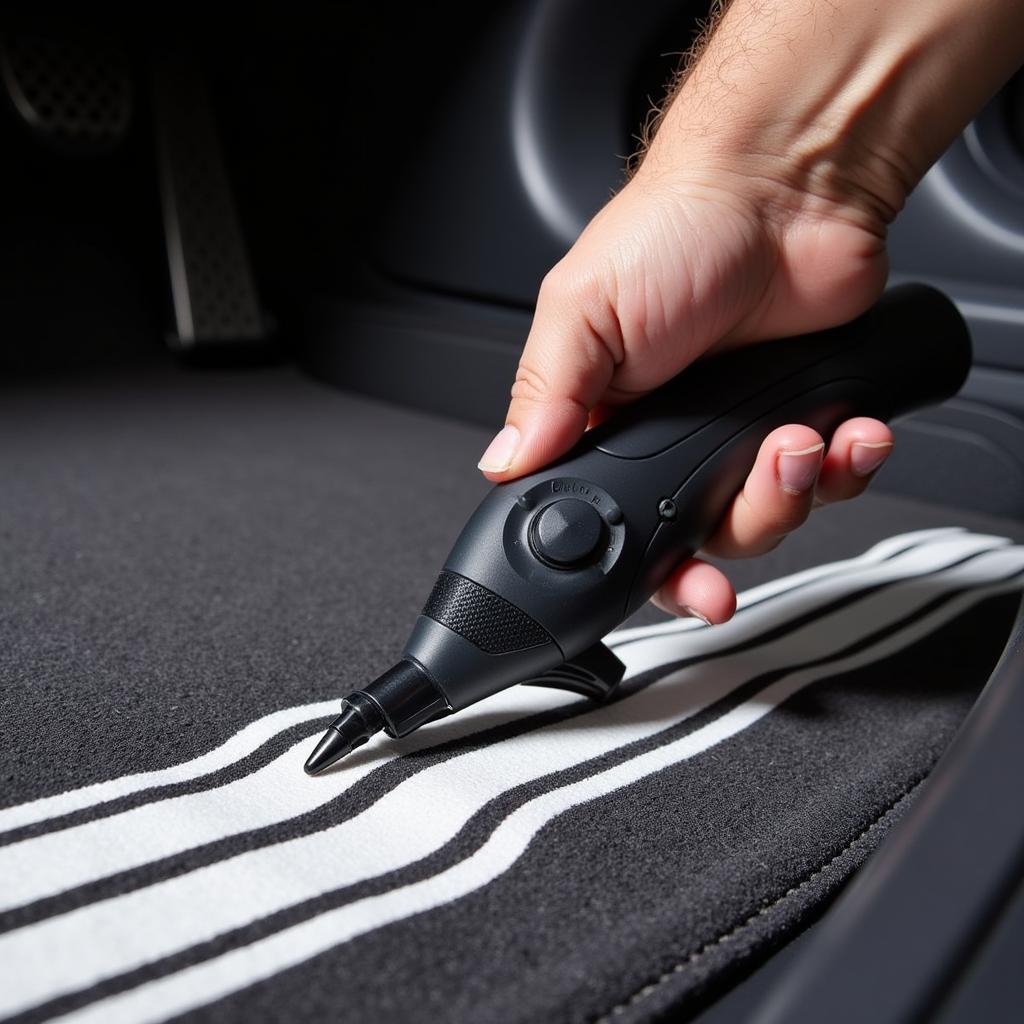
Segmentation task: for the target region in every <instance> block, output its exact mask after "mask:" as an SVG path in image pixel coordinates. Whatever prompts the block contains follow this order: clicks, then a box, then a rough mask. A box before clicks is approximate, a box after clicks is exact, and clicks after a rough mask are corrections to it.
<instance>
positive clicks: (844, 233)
mask: <svg viewBox="0 0 1024 1024" xmlns="http://www.w3.org/2000/svg"><path fill="white" fill-rule="evenodd" d="M769 191H770V194H769ZM787 203H788V204H789V207H790V208H789V209H786V204H787ZM799 206H800V204H798V203H797V197H796V196H795V195H787V194H786V192H785V191H784V190H783V189H782V188H779V187H777V186H773V187H772V188H771V189H770V190H767V189H766V188H765V186H764V185H763V183H758V182H757V181H754V180H742V179H741V178H740V177H739V176H738V175H737V176H735V177H732V178H730V179H728V184H726V179H725V178H723V177H722V175H718V176H717V180H716V182H715V183H714V184H710V183H708V182H706V181H702V180H700V179H699V178H697V177H696V176H688V177H686V178H684V177H683V176H682V175H680V174H672V175H669V176H659V175H658V174H657V173H654V170H653V165H652V168H651V169H649V170H648V171H647V172H646V173H645V171H644V169H641V172H640V173H639V174H638V175H637V177H635V178H634V179H633V181H632V182H630V184H629V185H627V186H626V188H624V189H623V191H622V192H620V193H619V195H618V196H616V197H615V198H614V199H613V200H612V201H611V202H610V203H609V204H608V206H606V207H605V208H604V209H603V210H602V211H601V212H600V213H599V214H598V215H597V217H595V218H594V220H593V221H592V222H591V224H590V225H589V226H588V227H587V229H586V230H585V231H584V232H583V234H582V235H581V237H580V239H579V240H578V241H577V243H576V244H575V245H574V246H573V248H572V249H571V250H570V252H569V253H568V254H567V255H566V257H565V258H564V259H563V260H562V261H561V262H560V263H559V264H558V265H557V266H556V267H555V268H554V270H553V271H552V272H551V273H550V274H549V275H548V276H547V278H546V279H545V281H544V284H543V286H542V288H541V291H540V296H539V299H538V303H537V312H536V316H535V319H534V323H533V328H532V330H531V332H530V336H529V339H528V340H527V343H526V347H525V349H524V352H523V356H522V360H521V363H520V367H519V372H518V374H517V377H516V382H515V385H514V387H513V389H512V396H513V397H512V403H511V405H510V407H509V411H508V416H507V425H506V427H505V428H504V429H503V430H502V431H501V433H500V434H499V435H498V437H497V438H496V439H495V441H494V442H493V443H492V445H491V446H490V447H489V448H488V451H487V453H486V454H485V455H484V457H483V459H482V460H481V463H480V468H481V469H482V470H483V471H484V473H485V474H486V475H487V476H488V477H489V478H490V479H491V480H494V481H501V480H509V479H512V478H514V477H517V476H521V475H523V474H525V473H530V472H532V471H534V470H536V469H538V468H540V467H541V466H543V465H545V464H546V463H548V462H550V461H552V460H553V459H555V458H557V457H558V456H560V455H562V454H563V453H564V452H566V451H567V450H568V449H569V448H571V447H572V445H573V444H574V443H575V442H576V441H577V440H578V439H579V437H580V436H581V435H582V433H583V431H584V430H585V429H586V427H587V426H588V424H589V425H592V424H593V422H595V421H596V420H597V419H598V418H600V417H602V416H603V415H604V414H605V413H606V411H607V410H608V409H609V407H613V406H615V405H618V404H620V403H622V402H626V401H631V400H632V399H635V398H637V397H639V396H640V395H642V394H643V393H645V392H647V391H649V390H651V389H653V388H655V387H657V386H658V385H660V384H662V383H664V382H665V381H666V380H668V379H669V378H671V377H673V376H674V375H675V374H676V373H678V372H679V371H680V370H682V369H683V368H684V367H686V366H687V365H688V364H689V363H690V362H692V361H693V360H694V359H696V358H698V357H699V356H701V355H702V354H703V353H705V352H706V351H708V350H709V349H713V348H717V347H720V346H725V345H737V344H746V343H751V342H754V341H757V340H759V339H764V338H772V337H779V336H784V335H789V334H797V333H801V332H805V331H810V330H814V329H817V328H822V327H826V326H829V325H831V324H834V323H837V322H842V321H844V320H848V319H851V318H852V317H853V316H855V315H857V314H858V313H859V312H861V311H862V310H863V309H864V308H866V307H867V306H868V305H870V303H871V302H872V301H873V300H874V298H875V297H876V296H877V295H878V293H879V292H880V290H881V288H882V286H883V283H884V280H885V272H886V264H885V249H884V244H883V241H882V238H881V236H880V233H874V232H872V231H871V230H870V228H869V227H867V226H865V225H863V224H860V223H856V222H852V221H848V220H844V219H843V218H842V217H840V216H838V215H837V214H830V215H828V216H826V215H824V214H821V213H819V214H816V215H813V216H812V215H809V214H808V213H807V211H806V210H804V209H802V208H798V207H799ZM891 447H892V435H891V433H890V431H889V429H888V427H886V426H885V424H883V423H880V422H878V421H877V420H871V419H866V418H859V419H854V420H849V421H847V422H846V423H844V424H843V425H842V426H840V427H839V429H838V430H837V431H836V433H835V435H834V437H833V438H832V441H831V443H830V445H829V446H828V449H827V451H826V449H825V444H824V441H823V439H822V437H821V436H820V435H819V434H818V433H817V432H816V431H814V430H812V429H811V428H810V427H806V426H802V425H799V424H792V425H789V426H785V427H781V428H779V429H778V430H775V431H773V432H772V433H771V434H770V435H769V436H768V437H767V438H766V439H765V441H764V444H763V445H762V447H761V450H760V453H759V455H758V458H757V462H756V464H755V466H754V468H753V470H752V471H751V473H750V476H749V477H748V479H747V481H746V484H745V486H744V487H743V490H742V491H741V492H740V494H739V495H737V497H736V499H735V501H734V502H733V504H732V506H731V508H730V509H729V510H728V512H727V513H726V515H725V517H724V519H723V520H722V523H721V525H720V527H719V528H718V530H717V532H716V533H715V535H714V536H713V537H712V538H711V539H710V540H709V541H708V542H707V544H706V545H705V548H704V551H705V552H707V553H709V554H713V555H718V556H723V557H741V556H747V555H756V554H760V553H763V552H765V551H768V550H770V549H771V548H772V547H774V546H775V545H776V544H778V543H779V541H781V540H782V538H783V537H784V536H785V535H786V534H788V533H789V532H790V531H792V530H794V529H795V528H796V527H797V526H799V525H800V524H801V523H802V522H803V521H804V519H805V518H806V517H807V515H808V513H809V512H810V509H811V506H812V503H813V502H814V501H815V500H817V501H818V502H823V503H828V502H833V501H839V500H842V499H846V498H851V497H854V496H855V495H857V494H860V493H861V491H863V490H864V488H865V487H866V486H867V484H868V481H869V479H870V477H871V475H872V473H873V472H874V471H875V470H876V469H877V468H878V466H879V465H881V463H882V462H883V461H884V459H885V457H886V455H888V453H889V451H890V449H891ZM655 600H656V603H657V604H659V606H660V607H662V608H664V609H665V610H666V611H670V612H673V613H675V614H684V615H685V614H695V615H697V616H699V617H701V618H704V619H707V620H708V621H710V622H723V621H725V620H726V619H728V618H729V617H730V616H731V615H732V613H733V610H734V608H735V593H734V591H733V588H732V586H731V584H730V583H729V581H728V579H727V578H726V576H725V575H724V574H723V573H721V572H720V571H719V570H718V569H717V568H715V567H714V566H712V565H710V564H708V563H706V562H703V561H701V560H698V559H693V560H690V561H688V562H686V563H684V564H683V565H680V566H679V567H678V568H677V569H676V570H675V572H674V573H673V574H672V575H671V576H670V578H669V579H668V580H667V582H666V583H665V585H664V586H663V587H662V588H661V589H660V591H659V592H658V594H657V596H656V599H655Z"/></svg>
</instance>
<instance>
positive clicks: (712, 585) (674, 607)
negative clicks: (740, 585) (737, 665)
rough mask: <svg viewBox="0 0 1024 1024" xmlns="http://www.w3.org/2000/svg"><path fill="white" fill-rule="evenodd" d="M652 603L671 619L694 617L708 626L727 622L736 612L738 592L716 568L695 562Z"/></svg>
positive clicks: (673, 578) (668, 582) (666, 584)
mask: <svg viewBox="0 0 1024 1024" xmlns="http://www.w3.org/2000/svg"><path fill="white" fill-rule="evenodd" d="M651 600H652V601H653V602H654V603H655V604H656V605H657V606H658V607H659V608H660V609H661V610H662V611H666V612H668V613H669V614H671V615H693V616H696V618H698V619H703V620H704V621H705V622H707V623H708V624H709V625H710V624H712V623H719V622H727V621H728V620H729V619H731V618H732V615H733V612H735V611H736V592H735V591H734V590H733V588H732V584H731V583H730V582H729V580H728V579H727V578H726V577H725V575H724V574H723V573H722V572H721V571H720V570H718V569H716V568H715V567H714V566H713V565H709V564H708V563H707V562H702V561H700V559H697V558H693V559H691V560H690V561H688V562H684V563H683V564H682V565H680V566H679V567H678V568H677V569H676V570H675V571H674V572H673V573H672V575H671V576H669V578H668V579H667V580H665V582H664V583H663V584H662V585H661V588H660V589H659V590H658V592H657V593H656V594H655V595H654V597H652V598H651Z"/></svg>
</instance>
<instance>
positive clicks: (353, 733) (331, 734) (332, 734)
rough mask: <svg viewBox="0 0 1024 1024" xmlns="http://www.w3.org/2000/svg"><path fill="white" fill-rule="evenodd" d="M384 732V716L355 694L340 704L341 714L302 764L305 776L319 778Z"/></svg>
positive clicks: (369, 702) (364, 698)
mask: <svg viewBox="0 0 1024 1024" xmlns="http://www.w3.org/2000/svg"><path fill="white" fill-rule="evenodd" d="M383 728H384V716H383V715H382V714H381V712H380V709H379V708H378V707H377V705H376V704H374V702H373V701H372V700H370V699H369V698H368V697H366V696H364V695H363V694H361V693H354V694H352V695H351V696H349V697H346V698H345V699H344V700H343V701H342V702H341V714H340V715H338V717H337V718H336V719H335V720H334V721H333V722H331V724H330V725H329V726H328V727H327V731H326V732H325V733H324V734H323V736H322V737H321V738H320V742H319V743H318V744H317V745H316V747H315V748H314V749H313V753H312V754H310V755H309V758H308V759H307V761H306V764H305V771H306V774H307V775H319V773H320V772H322V771H324V770H325V769H326V768H330V766H331V765H332V764H334V763H335V762H337V761H340V760H341V759H342V758H343V757H345V755H346V754H351V753H352V751H353V750H355V749H356V747H361V746H362V745H363V744H364V743H365V742H366V741H367V740H368V739H369V738H370V737H371V736H372V735H373V734H374V733H377V732H380V730H381V729H383Z"/></svg>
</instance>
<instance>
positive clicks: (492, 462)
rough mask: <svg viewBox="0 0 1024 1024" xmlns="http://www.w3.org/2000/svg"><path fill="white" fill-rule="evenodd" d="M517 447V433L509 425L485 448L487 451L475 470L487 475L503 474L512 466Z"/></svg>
mask: <svg viewBox="0 0 1024 1024" xmlns="http://www.w3.org/2000/svg"><path fill="white" fill-rule="evenodd" d="M518 447H519V431H518V430H516V428H515V427H513V426H512V424H511V423H510V424H509V425H508V426H505V427H502V428H501V430H499V431H498V433H497V434H496V435H495V436H494V440H493V441H491V443H490V444H489V445H488V446H487V451H485V452H484V454H483V457H482V458H481V459H480V461H479V462H478V463H477V464H476V466H477V469H483V470H486V471H487V472H488V473H504V472H505V470H506V469H508V468H509V466H511V465H512V460H513V459H514V458H515V456H516V449H517V448H518Z"/></svg>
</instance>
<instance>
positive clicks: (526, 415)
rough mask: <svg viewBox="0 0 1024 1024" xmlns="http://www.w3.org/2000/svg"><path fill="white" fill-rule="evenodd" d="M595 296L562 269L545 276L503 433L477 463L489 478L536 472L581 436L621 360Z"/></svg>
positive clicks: (611, 324) (617, 337)
mask: <svg viewBox="0 0 1024 1024" xmlns="http://www.w3.org/2000/svg"><path fill="white" fill-rule="evenodd" d="M591 293H592V294H593V295H594V296H595V298H594V299H593V301H591V300H589V299H588V295H590V294H591ZM598 294H599V292H598V290H597V289H596V288H593V289H591V288H589V287H588V285H587V283H586V282H585V281H584V282H579V281H574V282H567V281H566V279H565V276H564V271H562V272H557V271H556V272H552V273H551V274H549V275H548V277H547V278H545V281H544V284H543V285H542V286H541V290H540V294H539V296H538V299H537V312H536V315H535V316H534V320H533V326H532V327H531V329H530V335H529V337H528V338H527V341H526V346H525V348H524V349H523V355H522V358H521V359H520V363H519V370H518V372H517V374H516V381H515V384H514V385H513V388H512V402H511V405H510V406H509V410H508V414H507V416H506V419H505V427H504V428H503V429H502V430H501V431H500V432H499V433H498V435H497V436H496V437H495V438H494V440H493V441H492V442H491V444H490V446H489V447H488V448H487V451H486V452H484V455H483V457H482V458H481V460H480V462H479V468H480V470H481V471H482V472H483V473H484V475H485V476H486V477H488V478H489V479H490V480H494V481H500V480H510V479H513V478H515V477H518V476H522V475H523V474H524V473H530V472H532V471H533V470H535V469H539V468H540V467H541V466H543V465H545V464H547V463H548V462H551V461H552V460H554V459H556V458H558V457H559V456H560V455H563V454H564V453H565V452H566V451H568V450H569V449H570V448H571V447H572V446H573V445H574V444H575V443H576V441H578V440H579V438H580V437H581V436H582V434H583V432H584V430H586V428H587V423H588V420H589V417H590V413H591V410H592V409H594V407H595V406H596V405H597V404H598V402H599V400H600V399H601V397H602V396H603V395H604V393H605V392H606V390H607V389H608V385H609V383H610V382H611V379H612V375H613V374H614V372H615V367H616V364H617V362H620V361H621V359H622V355H621V350H622V343H621V334H620V332H619V330H618V325H617V323H616V321H615V317H614V316H613V315H611V313H610V311H609V309H608V307H607V303H601V302H600V301H599V300H598V298H597V296H598Z"/></svg>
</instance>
